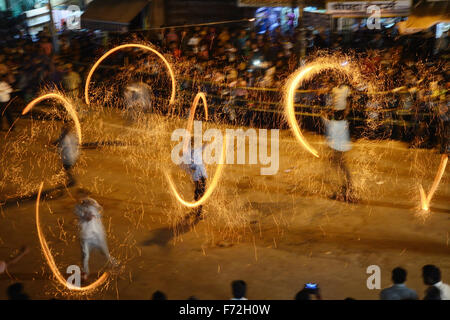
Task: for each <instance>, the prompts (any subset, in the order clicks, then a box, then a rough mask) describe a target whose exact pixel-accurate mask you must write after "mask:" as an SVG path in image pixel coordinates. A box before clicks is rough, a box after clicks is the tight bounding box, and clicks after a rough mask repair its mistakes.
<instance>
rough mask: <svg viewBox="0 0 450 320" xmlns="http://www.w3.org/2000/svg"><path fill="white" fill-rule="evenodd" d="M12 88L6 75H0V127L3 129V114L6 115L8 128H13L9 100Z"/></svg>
mask: <svg viewBox="0 0 450 320" xmlns="http://www.w3.org/2000/svg"><path fill="white" fill-rule="evenodd" d="M12 92H13V89H12V88H11V86H10V85H9V83H8V81H7V75H5V74H2V75H0V129H1V130H3V116H6V120H7V121H8V124H9V129H10V130H13V129H14V119H13V117H12V115H11V109H10V106H9V102H10V100H11V93H12Z"/></svg>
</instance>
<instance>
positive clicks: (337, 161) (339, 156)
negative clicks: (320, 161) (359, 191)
mask: <svg viewBox="0 0 450 320" xmlns="http://www.w3.org/2000/svg"><path fill="white" fill-rule="evenodd" d="M344 154H345V152H342V151H337V150H332V152H331V159H330V160H331V164H332V165H333V166H334V167H335V168H337V169H338V170H341V171H342V172H343V173H344V180H345V182H344V186H343V189H344V190H345V193H347V192H350V191H351V189H352V178H351V175H350V170H348V168H347V165H346V163H345V157H344Z"/></svg>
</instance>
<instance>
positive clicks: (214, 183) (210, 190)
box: [165, 92, 226, 208]
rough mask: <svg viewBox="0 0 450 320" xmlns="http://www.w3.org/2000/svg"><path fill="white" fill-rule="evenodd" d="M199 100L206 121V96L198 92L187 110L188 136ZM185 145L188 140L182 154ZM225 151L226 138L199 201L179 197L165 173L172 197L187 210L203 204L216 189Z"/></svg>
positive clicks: (167, 174) (170, 179)
mask: <svg viewBox="0 0 450 320" xmlns="http://www.w3.org/2000/svg"><path fill="white" fill-rule="evenodd" d="M200 99H201V100H202V101H203V107H204V109H205V117H206V120H208V104H207V102H206V95H205V94H204V93H203V92H199V93H197V95H196V96H195V98H194V101H193V102H192V106H191V109H190V110H189V119H188V124H187V126H186V130H187V131H188V132H189V134H190V133H191V130H192V126H193V123H194V115H195V110H196V109H197V105H198V103H199V102H200ZM187 143H188V140H187V139H186V140H185V144H184V146H183V152H185V150H186V149H187ZM225 150H226V138H224V140H223V142H222V153H221V155H220V162H219V163H218V164H217V168H216V171H215V172H214V176H213V178H212V180H211V184H210V185H209V186H208V188H207V190H206V191H205V193H204V194H203V196H202V197H201V198H200V199H198V200H197V201H194V202H190V201H186V200H184V199H183V197H181V195H180V194H179V192H178V191H177V188H176V186H175V183H174V182H173V180H172V178H171V177H170V175H169V173H167V172H165V175H166V178H167V181H168V183H169V186H170V189H171V191H172V193H173V195H174V196H175V198H176V199H177V200H178V201H179V202H180V203H181V204H182V205H184V206H186V207H189V208H195V207H197V206H199V205H201V204H203V203H204V202H205V201H206V200H207V199H208V198H209V197H210V196H211V194H212V193H213V191H214V189H215V188H216V187H217V184H218V183H219V180H220V177H221V175H222V172H223V164H224V163H225Z"/></svg>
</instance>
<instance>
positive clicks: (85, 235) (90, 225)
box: [75, 200, 105, 242]
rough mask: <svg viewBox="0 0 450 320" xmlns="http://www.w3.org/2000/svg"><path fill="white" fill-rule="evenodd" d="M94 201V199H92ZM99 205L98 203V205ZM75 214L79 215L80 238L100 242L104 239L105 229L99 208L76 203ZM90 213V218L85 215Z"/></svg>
mask: <svg viewBox="0 0 450 320" xmlns="http://www.w3.org/2000/svg"><path fill="white" fill-rule="evenodd" d="M94 201H95V200H94ZM98 207H100V205H98ZM75 214H76V215H77V216H78V217H79V222H78V226H79V227H80V238H81V240H89V241H93V242H101V241H104V240H105V230H104V228H103V224H102V220H101V218H102V216H101V214H100V212H99V209H98V208H97V207H96V206H94V205H77V206H76V207H75ZM89 215H91V216H92V219H91V220H88V219H87V217H88V216H89Z"/></svg>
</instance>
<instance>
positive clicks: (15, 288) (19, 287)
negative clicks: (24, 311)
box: [7, 282, 30, 300]
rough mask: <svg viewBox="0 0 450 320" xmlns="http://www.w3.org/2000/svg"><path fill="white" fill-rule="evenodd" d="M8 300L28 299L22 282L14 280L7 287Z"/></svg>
mask: <svg viewBox="0 0 450 320" xmlns="http://www.w3.org/2000/svg"><path fill="white" fill-rule="evenodd" d="M7 294H8V299H9V300H30V297H29V296H28V295H27V294H26V293H25V292H24V291H23V284H22V283H20V282H16V283H14V284H12V285H10V286H9V287H8V289H7Z"/></svg>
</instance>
